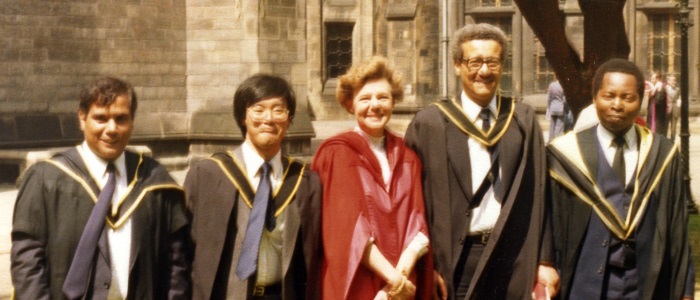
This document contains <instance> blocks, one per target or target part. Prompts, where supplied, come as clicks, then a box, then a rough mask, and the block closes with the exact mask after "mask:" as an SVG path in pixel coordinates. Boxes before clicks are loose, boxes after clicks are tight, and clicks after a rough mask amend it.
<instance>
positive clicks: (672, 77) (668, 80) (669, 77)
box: [666, 75, 677, 87]
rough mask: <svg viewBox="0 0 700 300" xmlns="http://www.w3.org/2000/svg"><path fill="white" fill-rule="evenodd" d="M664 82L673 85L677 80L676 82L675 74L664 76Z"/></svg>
mask: <svg viewBox="0 0 700 300" xmlns="http://www.w3.org/2000/svg"><path fill="white" fill-rule="evenodd" d="M666 84H668V85H670V86H673V87H675V86H676V84H677V82H676V76H673V75H669V76H668V77H666Z"/></svg>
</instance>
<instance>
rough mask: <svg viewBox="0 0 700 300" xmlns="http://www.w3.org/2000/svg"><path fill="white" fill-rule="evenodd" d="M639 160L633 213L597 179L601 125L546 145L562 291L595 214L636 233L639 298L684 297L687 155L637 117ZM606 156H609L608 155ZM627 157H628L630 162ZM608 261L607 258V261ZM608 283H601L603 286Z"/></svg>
mask: <svg viewBox="0 0 700 300" xmlns="http://www.w3.org/2000/svg"><path fill="white" fill-rule="evenodd" d="M635 128H636V130H637V133H639V141H640V142H639V145H640V146H639V160H638V162H637V173H636V174H635V175H634V177H633V180H634V182H635V189H634V194H633V195H632V201H631V204H630V207H629V211H628V215H627V216H619V217H618V215H617V214H616V213H615V209H614V208H613V207H612V205H611V204H610V203H609V202H608V201H607V200H606V199H605V198H604V197H603V196H602V195H603V193H602V192H601V191H600V190H599V188H598V186H597V185H596V177H597V174H598V159H599V158H598V151H597V150H596V149H597V148H596V147H597V143H596V137H595V135H596V127H595V126H594V127H593V128H591V129H588V130H584V131H582V132H580V133H578V134H576V133H573V132H572V133H569V134H567V135H565V136H562V137H560V138H558V139H555V140H554V141H553V142H552V143H551V144H550V145H549V146H548V154H549V155H548V161H549V174H550V189H551V193H550V195H551V199H552V200H551V201H552V218H553V226H552V227H553V231H554V237H555V249H556V251H557V257H558V262H557V265H558V268H559V269H560V274H561V291H560V295H561V297H562V299H566V298H567V297H568V294H569V292H570V291H571V284H572V282H573V277H574V276H575V274H576V265H577V263H578V257H579V255H580V252H581V246H582V243H583V241H584V239H585V233H586V229H587V227H588V224H589V219H590V217H591V214H593V213H595V214H597V215H598V216H599V217H600V219H601V220H602V221H603V223H604V224H605V226H606V228H608V229H609V230H610V232H611V235H614V236H616V237H617V238H618V239H620V240H623V241H624V240H625V239H627V238H629V237H634V239H635V244H636V259H637V264H636V265H637V272H638V276H639V281H638V287H639V293H640V294H639V295H640V299H681V297H682V296H683V292H684V285H685V283H686V277H687V276H689V275H688V274H689V268H688V266H689V260H690V250H689V249H690V248H689V246H688V239H687V222H688V218H687V212H686V203H687V202H686V201H687V200H688V199H687V197H688V195H687V194H686V193H685V192H686V189H685V188H684V187H683V182H684V181H683V174H682V166H681V158H680V155H679V153H678V150H677V147H676V146H675V145H674V144H672V143H671V141H669V140H667V139H665V138H661V137H660V136H659V135H656V134H652V133H651V132H650V131H649V130H648V129H646V128H644V127H641V126H638V125H635ZM602 159H605V158H602ZM626 163H629V162H626ZM603 267H605V266H603ZM601 289H602V287H601Z"/></svg>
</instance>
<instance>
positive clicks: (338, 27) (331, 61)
mask: <svg viewBox="0 0 700 300" xmlns="http://www.w3.org/2000/svg"><path fill="white" fill-rule="evenodd" d="M354 26H355V24H354V23H326V40H325V47H326V53H325V66H324V68H325V76H326V78H327V79H329V78H337V77H338V76H340V75H343V74H345V71H347V70H348V68H350V66H351V65H352V29H353V27H354Z"/></svg>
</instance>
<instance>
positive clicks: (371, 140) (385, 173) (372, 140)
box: [353, 126, 391, 191]
mask: <svg viewBox="0 0 700 300" xmlns="http://www.w3.org/2000/svg"><path fill="white" fill-rule="evenodd" d="M353 131H355V132H357V133H359V134H360V135H361V136H363V137H364V138H365V140H366V141H367V144H368V145H369V148H370V149H372V153H374V156H375V157H376V158H377V160H378V161H379V166H380V167H381V169H382V179H383V180H384V189H385V190H387V191H388V190H389V185H390V184H391V169H390V167H389V159H388V158H387V156H386V146H385V142H384V141H385V140H386V136H382V137H379V138H376V137H373V136H370V135H368V134H367V133H366V132H364V131H362V129H360V127H359V126H355V129H354V130H353Z"/></svg>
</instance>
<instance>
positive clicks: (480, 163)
mask: <svg viewBox="0 0 700 300" xmlns="http://www.w3.org/2000/svg"><path fill="white" fill-rule="evenodd" d="M461 99H462V109H463V110H464V113H465V114H466V115H467V118H468V119H469V120H470V121H472V123H474V125H476V126H477V127H478V128H482V120H481V118H479V113H481V110H482V107H481V106H480V105H478V104H476V103H475V102H474V101H472V100H471V99H469V97H467V95H466V94H465V93H464V92H462V97H461ZM497 105H498V103H497V101H496V96H494V97H493V99H492V100H491V103H489V106H488V108H489V109H490V110H491V117H490V123H491V128H493V126H494V125H495V124H494V121H495V120H496V118H495V116H496V115H497V113H498V106H497ZM467 142H468V145H469V163H470V165H471V172H472V193H475V192H476V190H477V189H479V186H481V183H482V182H483V181H484V178H486V175H487V174H488V172H489V169H491V154H490V153H489V150H488V148H487V147H486V146H484V145H482V144H481V143H479V142H478V141H476V140H474V139H472V138H468V141H467ZM498 168H499V174H500V172H501V171H500V170H501V169H502V168H501V167H500V166H499V167H498ZM500 214H501V203H499V202H498V201H497V200H496V196H495V194H494V192H493V185H492V186H491V187H489V189H488V190H487V191H486V193H485V194H484V198H483V199H482V200H481V203H480V204H479V206H478V207H475V208H474V211H473V212H472V219H471V222H470V224H469V232H470V233H472V234H478V233H481V232H485V231H490V230H491V229H492V228H493V227H494V225H496V221H497V220H498V216H499V215H500Z"/></svg>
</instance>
